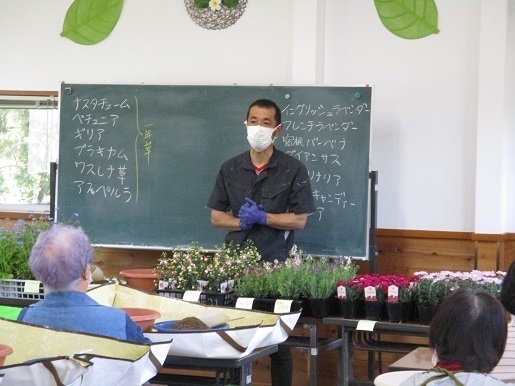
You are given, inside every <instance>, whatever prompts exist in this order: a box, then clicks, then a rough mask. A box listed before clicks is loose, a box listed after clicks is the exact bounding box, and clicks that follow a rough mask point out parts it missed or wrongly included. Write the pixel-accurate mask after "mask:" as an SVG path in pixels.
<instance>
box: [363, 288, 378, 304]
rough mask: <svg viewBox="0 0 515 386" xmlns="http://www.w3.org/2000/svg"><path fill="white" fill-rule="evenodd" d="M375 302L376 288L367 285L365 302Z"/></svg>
mask: <svg viewBox="0 0 515 386" xmlns="http://www.w3.org/2000/svg"><path fill="white" fill-rule="evenodd" d="M376 300H377V292H376V287H374V286H373V285H369V286H368V287H365V301H367V302H375V301H376Z"/></svg>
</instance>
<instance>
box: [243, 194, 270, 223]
mask: <svg viewBox="0 0 515 386" xmlns="http://www.w3.org/2000/svg"><path fill="white" fill-rule="evenodd" d="M245 201H246V203H245V204H243V205H242V206H241V208H240V212H239V213H238V217H239V218H240V224H241V222H242V221H244V222H245V223H246V224H248V225H251V224H260V225H266V212H265V211H264V210H263V208H262V207H261V205H259V206H258V204H256V203H255V202H254V201H252V200H251V199H250V198H248V197H245Z"/></svg>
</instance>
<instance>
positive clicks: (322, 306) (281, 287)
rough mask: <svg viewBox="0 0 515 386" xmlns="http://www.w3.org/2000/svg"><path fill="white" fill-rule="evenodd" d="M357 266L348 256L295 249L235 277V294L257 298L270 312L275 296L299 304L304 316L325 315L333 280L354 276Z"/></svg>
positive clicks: (333, 290) (331, 298)
mask: <svg viewBox="0 0 515 386" xmlns="http://www.w3.org/2000/svg"><path fill="white" fill-rule="evenodd" d="M358 268H359V267H358V266H357V265H356V264H354V263H353V262H352V260H351V259H350V258H339V257H327V256H317V257H314V256H312V255H309V254H308V255H304V254H302V251H300V250H297V249H296V248H294V249H293V251H292V253H291V255H290V258H288V259H287V260H286V261H285V262H278V261H275V262H273V263H270V262H263V263H261V264H260V265H258V266H257V267H255V268H254V269H253V271H252V272H251V274H250V275H246V276H241V277H239V278H237V280H236V283H235V294H236V295H237V296H241V297H252V298H256V299H255V300H254V303H255V304H257V306H256V307H259V308H260V309H262V310H264V311H273V304H274V302H275V299H290V300H292V301H293V302H294V303H293V304H295V306H294V307H295V309H292V310H298V309H299V308H300V307H302V308H303V314H304V315H308V314H311V315H312V316H315V317H325V316H329V315H331V314H332V313H333V312H334V295H335V293H336V287H335V285H336V283H337V282H338V281H339V280H342V279H344V280H348V279H350V278H352V277H354V276H355V275H356V272H357V270H358ZM263 304H265V305H266V306H260V305H263Z"/></svg>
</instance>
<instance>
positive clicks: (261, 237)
mask: <svg viewBox="0 0 515 386" xmlns="http://www.w3.org/2000/svg"><path fill="white" fill-rule="evenodd" d="M245 197H249V198H251V199H252V200H254V201H255V202H256V203H258V204H260V205H262V207H263V210H264V211H265V212H267V213H275V214H278V213H295V214H304V213H311V212H314V211H315V204H314V200H313V194H312V191H311V184H310V181H309V176H308V172H307V169H306V167H305V166H304V164H303V163H302V162H300V161H299V160H297V159H295V158H293V157H291V156H289V155H288V154H286V153H284V152H282V151H280V150H278V149H274V152H273V154H272V157H271V158H270V161H269V162H268V165H267V167H266V169H265V170H263V171H262V172H261V173H260V174H259V175H257V174H256V172H255V171H254V167H253V165H252V161H251V159H250V152H248V151H247V152H245V153H242V154H240V155H237V156H236V157H234V158H231V159H229V160H228V161H226V162H224V163H223V164H222V166H221V168H220V171H219V173H218V176H217V179H216V183H215V186H214V188H213V191H212V193H211V197H210V198H209V202H208V204H207V205H208V206H209V207H210V208H211V209H215V210H219V211H223V212H231V214H232V215H233V216H234V217H238V212H239V211H240V208H241V206H242V205H243V204H245ZM246 240H252V241H253V242H254V244H255V245H256V247H257V249H258V251H259V253H260V254H261V256H262V258H263V259H264V260H267V261H273V260H274V259H278V260H280V261H282V260H284V259H286V258H287V257H288V256H289V251H290V250H291V248H292V246H293V243H294V232H293V231H284V230H280V229H275V228H271V227H269V226H266V225H258V224H256V225H254V227H253V228H252V229H250V230H249V231H235V232H229V233H228V234H227V236H226V238H225V241H226V242H227V243H229V242H231V241H232V242H235V243H237V244H241V243H243V242H245V241H246Z"/></svg>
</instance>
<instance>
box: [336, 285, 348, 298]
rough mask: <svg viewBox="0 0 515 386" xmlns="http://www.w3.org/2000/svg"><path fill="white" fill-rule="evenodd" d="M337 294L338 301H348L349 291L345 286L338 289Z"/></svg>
mask: <svg viewBox="0 0 515 386" xmlns="http://www.w3.org/2000/svg"><path fill="white" fill-rule="evenodd" d="M336 292H337V295H338V299H347V290H346V288H345V287H344V286H342V285H341V286H339V287H338V288H336Z"/></svg>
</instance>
